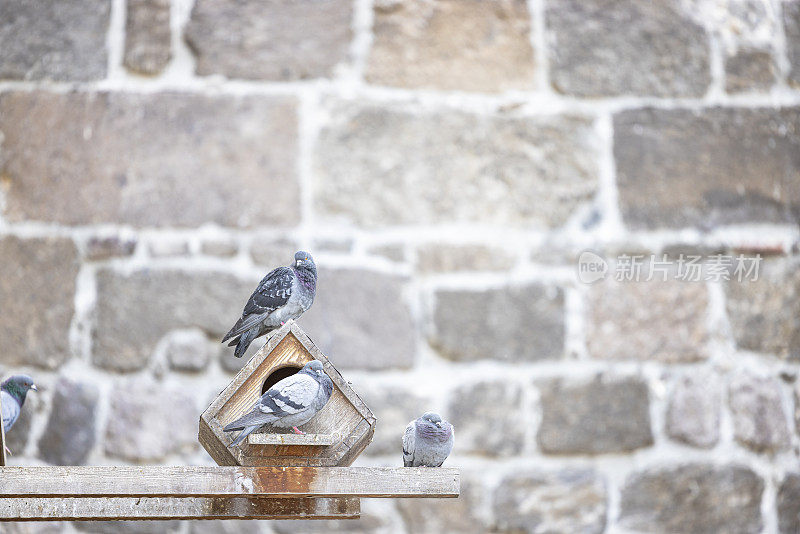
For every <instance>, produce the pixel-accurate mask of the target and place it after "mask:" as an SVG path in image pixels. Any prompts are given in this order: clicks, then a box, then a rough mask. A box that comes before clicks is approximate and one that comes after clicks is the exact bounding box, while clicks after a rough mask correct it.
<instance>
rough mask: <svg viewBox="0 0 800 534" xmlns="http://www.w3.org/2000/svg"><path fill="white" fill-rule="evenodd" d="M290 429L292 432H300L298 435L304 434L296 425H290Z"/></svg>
mask: <svg viewBox="0 0 800 534" xmlns="http://www.w3.org/2000/svg"><path fill="white" fill-rule="evenodd" d="M292 430H294V433H295V434H300V435H303V436H304V435H305V432H303V431H302V430H300V429H299V428H297V427H296V426H293V427H292Z"/></svg>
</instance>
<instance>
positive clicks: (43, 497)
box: [0, 466, 460, 521]
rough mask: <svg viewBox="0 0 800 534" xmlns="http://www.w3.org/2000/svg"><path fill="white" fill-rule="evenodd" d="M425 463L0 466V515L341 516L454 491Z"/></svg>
mask: <svg viewBox="0 0 800 534" xmlns="http://www.w3.org/2000/svg"><path fill="white" fill-rule="evenodd" d="M459 484H460V481H459V473H458V470H457V469H452V468H425V467H413V468H412V467H161V466H147V467H130V466H81V467H38V466H37V467H0V521H18V520H28V521H41V520H45V521H46V520H65V519H97V520H111V519H189V518H190V519H222V518H226V519H332V518H338V519H349V518H357V517H358V516H359V513H360V501H359V499H360V498H361V497H380V498H394V497H439V498H443V497H458V494H459Z"/></svg>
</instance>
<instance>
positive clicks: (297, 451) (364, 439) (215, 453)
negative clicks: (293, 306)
mask: <svg viewBox="0 0 800 534" xmlns="http://www.w3.org/2000/svg"><path fill="white" fill-rule="evenodd" d="M313 359H316V360H319V361H321V362H322V364H323V366H324V369H325V373H326V374H327V375H328V376H329V377H330V378H331V380H332V381H333V385H334V390H333V394H332V395H331V398H330V400H329V401H328V403H327V404H326V405H325V407H324V408H323V409H322V410H321V411H320V412H319V413H318V414H317V415H316V416H315V417H314V418H313V419H312V420H311V421H309V422H308V423H306V424H305V425H303V426H302V429H303V431H304V432H306V433H307V434H306V435H296V434H290V433H286V431H284V430H282V429H271V428H269V427H267V428H266V429H265V431H264V432H263V433H253V434H251V435H250V436H249V437H248V439H247V440H246V441H245V442H243V443H242V444H241V446H235V447H231V446H230V444H231V442H232V441H233V439H234V438H235V437H236V433H229V432H224V431H223V430H222V429H223V428H224V427H225V425H226V424H228V423H230V422H231V421H233V420H235V419H237V418H238V417H240V416H242V415H244V414H245V413H246V412H248V411H250V410H251V409H252V408H253V406H254V405H255V403H256V402H257V401H258V399H259V398H260V397H261V395H262V393H263V392H264V391H266V389H268V387H270V386H272V385H274V382H276V381H277V380H278V379H280V378H283V377H285V376H288V375H290V374H292V373H293V372H296V371H298V370H299V369H300V368H301V367H302V366H303V365H305V364H306V363H307V362H309V361H311V360H313ZM375 421H376V419H375V416H374V415H373V414H372V412H371V411H370V409H369V408H368V407H367V405H366V404H365V403H364V401H362V400H361V398H360V397H359V396H358V394H357V393H356V392H355V391H354V390H353V388H352V387H351V386H350V384H349V383H348V382H347V381H346V380H345V379H344V378H342V375H341V373H339V371H338V370H337V369H336V367H334V365H333V364H332V363H331V362H330V360H328V358H327V357H326V356H325V355H324V354H323V353H322V351H321V350H320V349H319V348H318V347H317V346H316V345H315V344H314V342H313V341H311V339H310V338H309V337H308V335H306V333H305V332H303V330H302V329H301V328H300V327H299V326H298V325H297V324H296V323H295V322H294V321H289V322H287V323H286V324H285V325H283V326H282V327H281V328H280V329H278V330H276V331H275V332H274V333H273V334H272V335H271V336H270V337H269V339H268V340H267V343H266V344H265V345H264V346H263V347H262V348H261V350H259V351H258V352H257V353H256V354H255V355H254V356H253V357H252V358H251V359H250V361H248V362H247V364H246V365H245V366H244V367H242V369H241V370H240V371H239V373H238V374H237V375H236V376H235V377H234V379H233V380H232V381H231V383H230V384H228V386H227V387H225V389H223V390H222V392H221V393H220V394H219V395H218V396H217V398H216V399H214V401H213V402H212V403H211V405H210V406H209V407H208V408H207V409H206V411H205V412H203V414H202V415H201V416H200V433H199V439H200V443H201V444H202V445H203V447H205V449H206V451H208V453H209V454H210V455H211V457H212V458H214V460H216V461H217V463H218V464H220V465H245V466H246V465H252V466H259V465H260V466H265V465H286V466H290V465H291V466H297V465H312V466H314V465H316V466H340V465H350V464H352V462H353V461H354V460H355V458H356V457H357V456H358V455H359V454H360V453H361V451H363V450H364V448H366V446H367V445H368V444H369V442H370V441H371V440H372V435H373V433H374V431H375Z"/></svg>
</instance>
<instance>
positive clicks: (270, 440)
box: [247, 434, 341, 447]
mask: <svg viewBox="0 0 800 534" xmlns="http://www.w3.org/2000/svg"><path fill="white" fill-rule="evenodd" d="M340 439H341V438H340V437H339V436H338V435H337V434H250V435H249V436H247V442H248V443H249V444H250V445H296V446H302V447H315V446H317V447H327V446H329V445H333V444H334V443H336V442H338V441H339V440H340Z"/></svg>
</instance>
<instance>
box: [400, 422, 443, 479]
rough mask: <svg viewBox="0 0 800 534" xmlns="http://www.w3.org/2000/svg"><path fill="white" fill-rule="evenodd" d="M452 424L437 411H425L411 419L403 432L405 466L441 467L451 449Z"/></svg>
mask: <svg viewBox="0 0 800 534" xmlns="http://www.w3.org/2000/svg"><path fill="white" fill-rule="evenodd" d="M453 441H454V436H453V425H451V424H450V423H448V422H447V421H443V420H442V418H441V416H440V415H439V414H438V413H433V412H427V413H425V414H423V415H422V417H420V418H419V419H417V420H416V421H411V422H410V423H408V426H407V427H406V432H405V434H403V465H404V466H405V467H419V466H425V467H441V465H442V464H443V463H444V461H445V460H446V459H447V456H448V455H449V454H450V451H452V450H453Z"/></svg>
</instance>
